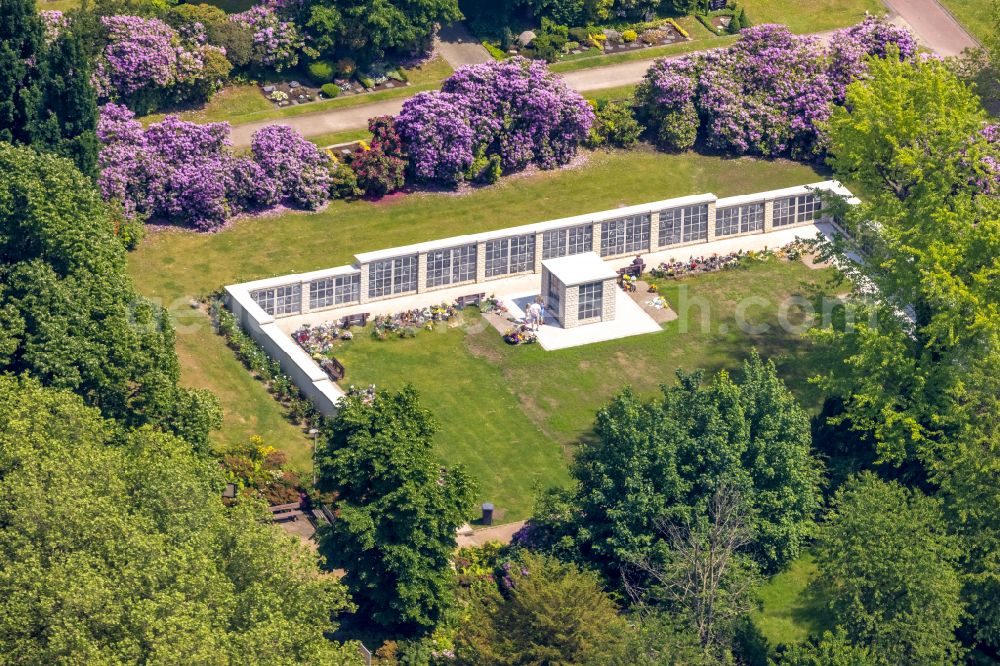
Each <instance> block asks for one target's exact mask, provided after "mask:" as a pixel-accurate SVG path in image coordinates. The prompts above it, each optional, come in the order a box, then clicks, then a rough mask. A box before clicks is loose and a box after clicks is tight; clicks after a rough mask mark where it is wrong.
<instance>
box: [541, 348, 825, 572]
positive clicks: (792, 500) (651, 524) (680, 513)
mask: <svg viewBox="0 0 1000 666" xmlns="http://www.w3.org/2000/svg"><path fill="white" fill-rule="evenodd" d="M702 378H703V374H702V373H700V372H697V373H694V374H684V373H681V372H678V379H679V382H678V384H677V385H676V386H673V387H664V388H663V390H662V395H661V397H660V398H659V399H657V400H654V401H652V402H644V401H642V400H641V399H639V397H638V396H636V395H635V394H634V393H633V392H632V391H631V390H628V389H626V390H625V391H623V392H622V393H621V394H619V395H618V396H616V397H615V398H614V399H613V400H612V401H611V403H610V404H609V405H608V406H606V407H605V408H603V409H602V410H601V411H600V412H599V413H598V415H597V423H596V426H595V431H596V434H597V439H596V441H594V442H593V443H591V442H586V443H583V444H582V445H581V447H580V449H579V451H578V453H577V456H576V459H575V461H574V463H573V467H572V475H573V477H574V479H575V480H576V483H577V485H576V488H575V489H574V490H572V491H570V492H569V493H568V494H567V493H563V492H561V491H555V492H554V493H552V494H550V495H548V496H547V497H543V498H542V503H541V506H540V511H537V512H536V517H535V518H534V519H533V521H532V525H531V526H530V527H529V529H528V535H529V539H531V540H537V541H538V542H540V543H542V544H543V547H545V548H547V549H550V550H552V551H553V552H561V553H568V554H570V556H575V557H578V558H580V559H581V560H582V561H588V562H592V563H593V564H594V565H595V566H598V567H601V568H602V569H603V570H604V572H605V573H606V574H607V575H608V577H609V579H610V580H617V579H619V577H620V572H621V570H622V569H623V568H626V569H627V568H629V567H630V566H631V565H632V563H635V562H638V561H641V560H650V559H652V560H655V559H656V558H657V555H656V554H657V553H658V552H659V553H661V554H662V552H663V551H664V548H665V542H664V540H663V538H662V536H661V535H660V534H659V533H658V531H657V528H656V526H657V524H658V522H660V521H668V522H676V523H681V524H684V523H694V522H697V520H698V519H700V518H701V517H704V516H707V514H708V505H709V503H710V501H711V498H712V497H713V496H714V494H715V492H716V490H718V488H719V487H720V486H721V485H722V484H727V485H729V486H730V487H731V488H733V489H734V490H735V491H736V492H738V493H739V495H740V497H741V498H742V500H743V501H744V502H745V503H746V507H747V510H748V521H747V522H748V524H749V526H750V528H751V530H752V533H753V539H752V545H751V547H750V549H749V552H750V554H751V555H752V556H753V557H754V558H755V559H756V560H757V561H758V562H759V563H760V564H761V565H762V566H763V567H764V568H765V569H768V570H775V569H780V568H781V567H782V566H784V565H785V564H786V563H787V562H788V561H789V560H791V559H792V558H794V557H795V556H796V555H797V554H798V552H799V551H800V549H801V548H802V545H803V542H804V539H805V537H806V534H807V532H808V529H809V527H810V525H811V521H812V516H813V513H814V512H815V510H816V509H817V508H818V503H819V484H820V465H819V463H818V462H817V461H816V460H815V459H814V458H813V457H812V455H811V454H810V442H811V439H810V431H809V419H808V416H807V415H806V414H805V412H804V411H803V410H802V408H801V407H799V406H798V404H797V403H796V402H795V399H794V397H793V396H792V395H791V394H790V393H789V392H788V389H787V388H785V386H784V384H783V383H782V382H781V380H780V379H778V377H777V373H776V371H775V368H774V365H773V363H770V362H767V363H765V362H764V361H762V360H761V359H760V357H759V356H757V355H756V354H753V355H752V356H751V358H750V359H749V360H748V361H747V362H746V363H745V364H744V368H743V377H742V379H741V380H739V381H733V380H732V379H731V378H730V377H729V375H728V374H726V373H724V372H723V373H720V374H719V375H717V376H716V377H715V379H714V380H713V381H712V382H711V383H710V384H708V385H704V386H703V385H702Z"/></svg>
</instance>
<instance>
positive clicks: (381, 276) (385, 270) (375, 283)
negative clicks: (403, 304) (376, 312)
mask: <svg viewBox="0 0 1000 666" xmlns="http://www.w3.org/2000/svg"><path fill="white" fill-rule="evenodd" d="M416 290H417V255H415V254H411V255H409V256H406V257H396V258H395V259H385V260H383V261H374V262H372V263H371V264H369V266H368V296H369V298H376V297H378V296H389V295H392V294H402V293H405V292H408V291H416Z"/></svg>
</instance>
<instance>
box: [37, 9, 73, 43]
mask: <svg viewBox="0 0 1000 666" xmlns="http://www.w3.org/2000/svg"><path fill="white" fill-rule="evenodd" d="M38 15H39V16H40V17H41V18H42V23H43V24H44V26H45V42H46V43H47V44H50V43H52V42H54V41H55V40H56V38H57V37H59V33H60V32H62V31H63V30H64V29H65V28H66V27H68V26H69V19H67V18H66V15H65V14H63V13H62V12H61V11H59V10H57V9H47V10H42V11H40V12H38Z"/></svg>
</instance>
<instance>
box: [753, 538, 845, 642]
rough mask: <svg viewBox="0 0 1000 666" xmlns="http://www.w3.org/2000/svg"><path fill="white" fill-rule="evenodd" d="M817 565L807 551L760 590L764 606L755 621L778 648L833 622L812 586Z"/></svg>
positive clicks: (802, 638)
mask: <svg viewBox="0 0 1000 666" xmlns="http://www.w3.org/2000/svg"><path fill="white" fill-rule="evenodd" d="M817 573H818V569H817V567H816V563H815V561H813V557H812V555H811V554H809V553H804V554H803V555H801V556H800V557H799V558H798V559H797V560H795V561H794V562H792V564H791V566H790V567H789V569H788V571H785V572H783V573H780V574H778V575H777V576H774V577H773V578H771V580H769V581H768V582H767V584H766V585H764V586H763V587H762V588H761V590H760V599H761V602H762V604H763V607H762V608H761V609H760V610H759V611H757V612H755V613H754V614H753V621H754V624H756V625H757V628H758V629H760V630H761V633H763V634H764V636H765V637H766V638H767V640H768V642H769V643H770V644H771V648H772V649H773V648H775V647H777V646H778V645H780V644H781V643H795V642H799V641H803V640H805V639H806V638H807V637H808V636H809V635H810V634H814V635H818V634H819V633H821V632H822V631H823V630H824V629H829V628H830V627H831V625H832V622H831V618H830V616H829V611H828V610H827V609H826V608H824V607H823V605H822V603H821V602H820V600H818V599H816V597H815V596H814V595H813V594H812V592H811V591H810V590H809V587H808V586H809V583H810V582H811V581H812V580H813V579H814V578H815V577H816V574H817Z"/></svg>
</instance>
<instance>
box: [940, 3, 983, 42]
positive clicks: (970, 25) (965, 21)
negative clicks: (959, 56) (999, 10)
mask: <svg viewBox="0 0 1000 666" xmlns="http://www.w3.org/2000/svg"><path fill="white" fill-rule="evenodd" d="M941 2H942V4H944V6H945V7H947V8H948V9H950V10H951V13H952V14H954V15H955V17H956V18H958V20H959V21H961V23H962V25H963V26H965V29H966V30H968V31H969V32H970V33H972V36H973V37H975V38H976V39H978V40H979V41H980V42H982V43H986V42H987V41H988V40H989V39H990V38H991V37H992V35H993V33H994V32H996V19H995V17H994V14H993V3H992V2H991V1H990V0H941Z"/></svg>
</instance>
